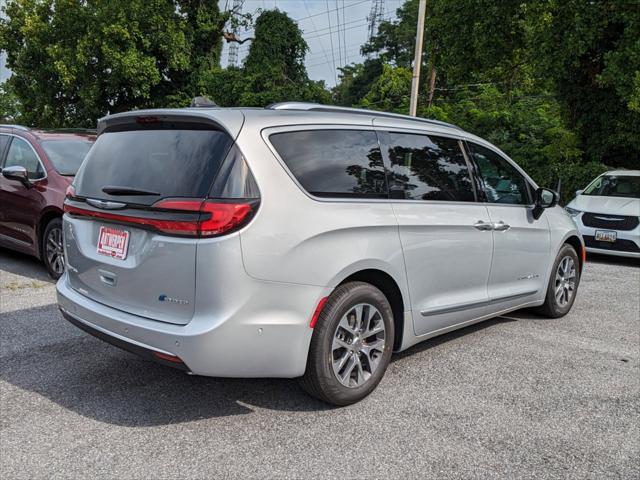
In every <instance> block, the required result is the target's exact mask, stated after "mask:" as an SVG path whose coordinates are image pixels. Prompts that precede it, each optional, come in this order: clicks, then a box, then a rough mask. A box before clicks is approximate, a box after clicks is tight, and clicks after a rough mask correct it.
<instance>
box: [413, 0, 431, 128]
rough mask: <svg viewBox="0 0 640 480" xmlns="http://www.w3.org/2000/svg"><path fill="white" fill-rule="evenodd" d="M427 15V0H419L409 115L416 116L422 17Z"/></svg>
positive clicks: (422, 28) (422, 27) (422, 39)
mask: <svg viewBox="0 0 640 480" xmlns="http://www.w3.org/2000/svg"><path fill="white" fill-rule="evenodd" d="M426 15H427V0H420V6H419V7H418V29H417V32H416V51H415V54H414V56H413V78H412V80H411V100H410V102H409V115H411V116H412V117H415V116H416V112H417V110H418V89H419V87H420V67H421V66H422V43H423V42H424V19H425V17H426Z"/></svg>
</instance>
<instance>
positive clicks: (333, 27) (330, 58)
mask: <svg viewBox="0 0 640 480" xmlns="http://www.w3.org/2000/svg"><path fill="white" fill-rule="evenodd" d="M383 3H384V18H385V19H391V18H395V13H396V9H397V8H398V7H400V6H401V5H402V4H403V3H404V0H384V2H383ZM219 4H220V9H221V10H224V9H225V7H228V8H231V5H233V0H219ZM371 5H372V0H244V4H243V9H242V11H243V13H246V12H252V13H253V12H255V11H256V10H257V9H259V8H262V9H267V10H271V9H273V8H276V7H277V8H278V9H279V10H282V11H284V12H287V14H288V15H289V16H290V17H291V18H293V19H294V20H296V21H297V22H298V25H299V27H300V29H301V30H302V33H303V35H304V37H305V40H306V41H307V44H308V45H309V52H308V53H307V58H306V66H307V71H308V72H309V76H310V77H311V78H312V79H313V80H324V81H325V82H326V83H327V85H328V86H333V85H335V83H336V78H337V74H338V72H337V70H336V68H337V67H341V66H344V65H348V64H349V63H353V62H359V61H360V60H361V59H362V57H361V55H360V47H361V46H362V45H363V44H364V43H365V42H366V40H367V28H368V22H367V16H368V15H369V12H370V11H371ZM327 10H328V11H329V13H328V14H327ZM338 25H339V26H340V28H339V29H338ZM251 34H252V32H251V31H249V32H242V31H241V32H239V36H240V38H245V37H250V36H251ZM249 45H250V42H247V43H244V44H242V45H240V49H239V64H241V63H242V60H243V59H244V57H245V56H246V54H247V52H248V50H249ZM227 52H228V44H227V43H226V42H225V43H224V46H223V50H222V61H221V64H222V66H223V67H225V66H226V65H227ZM334 65H335V68H334Z"/></svg>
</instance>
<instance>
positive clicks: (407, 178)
mask: <svg viewBox="0 0 640 480" xmlns="http://www.w3.org/2000/svg"><path fill="white" fill-rule="evenodd" d="M385 138H386V139H387V140H386V142H385V143H386V147H385V148H386V149H387V152H388V155H389V164H390V165H389V170H390V171H389V194H390V197H391V198H394V199H407V200H440V201H456V202H474V201H475V194H474V189H473V181H472V179H471V175H470V173H469V167H468V165H467V162H466V160H465V158H464V154H463V152H462V149H461V148H460V143H459V141H458V140H456V139H454V138H447V137H438V136H435V135H425V134H413V133H395V132H389V133H388V134H386V135H385Z"/></svg>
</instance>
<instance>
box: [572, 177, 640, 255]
mask: <svg viewBox="0 0 640 480" xmlns="http://www.w3.org/2000/svg"><path fill="white" fill-rule="evenodd" d="M566 210H567V212H569V214H570V215H571V216H572V217H573V219H574V220H575V222H576V225H578V229H579V230H580V233H582V236H583V238H584V243H585V245H586V246H587V252H593V253H603V254H606V255H619V256H622V257H633V258H640V170H615V171H612V172H606V173H603V174H602V175H600V176H599V177H598V178H596V179H595V180H594V181H593V182H591V183H590V184H589V186H588V187H587V188H585V189H584V190H578V191H577V192H576V198H574V199H573V200H572V201H571V203H569V205H567V207H566Z"/></svg>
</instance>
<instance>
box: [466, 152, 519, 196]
mask: <svg viewBox="0 0 640 480" xmlns="http://www.w3.org/2000/svg"><path fill="white" fill-rule="evenodd" d="M469 148H470V149H471V154H472V155H473V158H474V160H475V162H476V165H477V166H478V172H479V174H480V177H481V179H482V184H483V188H484V192H485V194H486V196H487V201H488V202H490V203H505V204H512V205H527V204H529V203H530V201H529V193H528V188H527V181H526V180H525V178H524V177H523V176H522V175H521V174H520V172H518V170H516V168H515V167H514V166H513V165H511V163H509V162H508V161H507V160H505V159H504V158H502V157H501V156H500V155H498V154H497V153H495V152H494V151H493V150H489V149H488V148H485V147H481V146H480V145H476V144H474V143H470V144H469Z"/></svg>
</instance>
